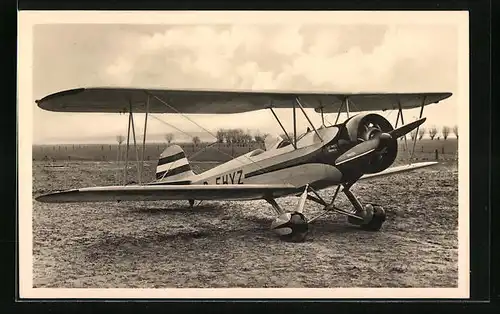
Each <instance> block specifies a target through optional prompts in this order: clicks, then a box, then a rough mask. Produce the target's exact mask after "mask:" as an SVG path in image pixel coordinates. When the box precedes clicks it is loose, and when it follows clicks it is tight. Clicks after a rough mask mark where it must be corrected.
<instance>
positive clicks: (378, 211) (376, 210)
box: [347, 204, 386, 231]
mask: <svg viewBox="0 0 500 314" xmlns="http://www.w3.org/2000/svg"><path fill="white" fill-rule="evenodd" d="M363 214H364V215H362V216H363V217H365V219H359V218H355V217H352V216H348V217H347V221H348V222H349V223H350V224H353V225H358V226H360V227H361V229H363V230H367V231H379V230H380V228H382V224H383V223H384V221H385V219H386V215H385V210H384V208H383V207H382V206H380V205H377V204H367V205H365V208H364V211H363Z"/></svg>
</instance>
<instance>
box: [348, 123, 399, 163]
mask: <svg viewBox="0 0 500 314" xmlns="http://www.w3.org/2000/svg"><path fill="white" fill-rule="evenodd" d="M345 127H346V129H347V134H348V136H349V140H350V141H351V143H352V144H353V145H357V144H360V143H362V142H366V141H368V140H371V139H373V138H374V137H377V136H378V137H379V139H380V141H381V144H380V145H379V147H378V148H377V150H376V151H375V152H374V153H371V154H370V155H369V157H367V158H368V160H367V162H366V163H363V164H364V169H363V172H364V173H376V172H380V171H382V170H384V169H387V168H388V167H389V166H391V165H392V163H393V162H394V160H395V159H396V157H397V153H398V143H397V139H396V138H392V137H391V136H385V134H387V133H389V132H391V131H392V130H394V128H393V127H392V125H391V123H390V122H389V121H388V120H387V119H386V118H384V117H383V116H381V115H379V114H375V113H367V114H358V115H355V116H353V117H351V118H350V119H348V120H347V121H346V122H345Z"/></svg>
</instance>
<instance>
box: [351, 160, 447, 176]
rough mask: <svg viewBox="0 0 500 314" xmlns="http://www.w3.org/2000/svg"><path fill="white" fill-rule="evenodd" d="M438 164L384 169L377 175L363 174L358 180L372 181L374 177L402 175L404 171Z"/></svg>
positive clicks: (418, 164)
mask: <svg viewBox="0 0 500 314" xmlns="http://www.w3.org/2000/svg"><path fill="white" fill-rule="evenodd" d="M437 164H438V162H436V161H429V162H417V163H414V164H408V165H403V166H396V167H390V168H387V169H385V170H384V171H381V172H378V173H371V174H365V175H364V176H362V177H361V178H360V180H363V179H372V178H375V177H382V176H387V175H391V174H396V173H402V172H406V171H412V170H415V169H419V168H424V167H429V166H434V165H437Z"/></svg>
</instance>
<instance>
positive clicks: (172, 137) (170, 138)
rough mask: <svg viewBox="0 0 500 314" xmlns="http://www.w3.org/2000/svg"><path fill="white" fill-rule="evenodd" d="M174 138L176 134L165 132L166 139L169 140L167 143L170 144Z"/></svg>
mask: <svg viewBox="0 0 500 314" xmlns="http://www.w3.org/2000/svg"><path fill="white" fill-rule="evenodd" d="M173 139H174V134H173V133H167V134H165V141H167V144H169V145H170V143H171V142H172V141H173Z"/></svg>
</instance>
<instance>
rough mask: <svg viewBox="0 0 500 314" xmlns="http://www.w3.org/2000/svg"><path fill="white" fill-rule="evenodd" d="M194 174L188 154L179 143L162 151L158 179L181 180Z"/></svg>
mask: <svg viewBox="0 0 500 314" xmlns="http://www.w3.org/2000/svg"><path fill="white" fill-rule="evenodd" d="M193 175H194V172H193V171H192V170H191V165H190V164H189V161H188V160H187V158H186V154H185V153H184V151H183V150H182V148H181V147H180V146H179V145H171V146H169V147H167V148H166V149H165V150H164V151H163V153H161V155H160V159H158V166H157V167H156V180H161V181H173V180H181V179H186V178H187V177H190V176H193Z"/></svg>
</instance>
